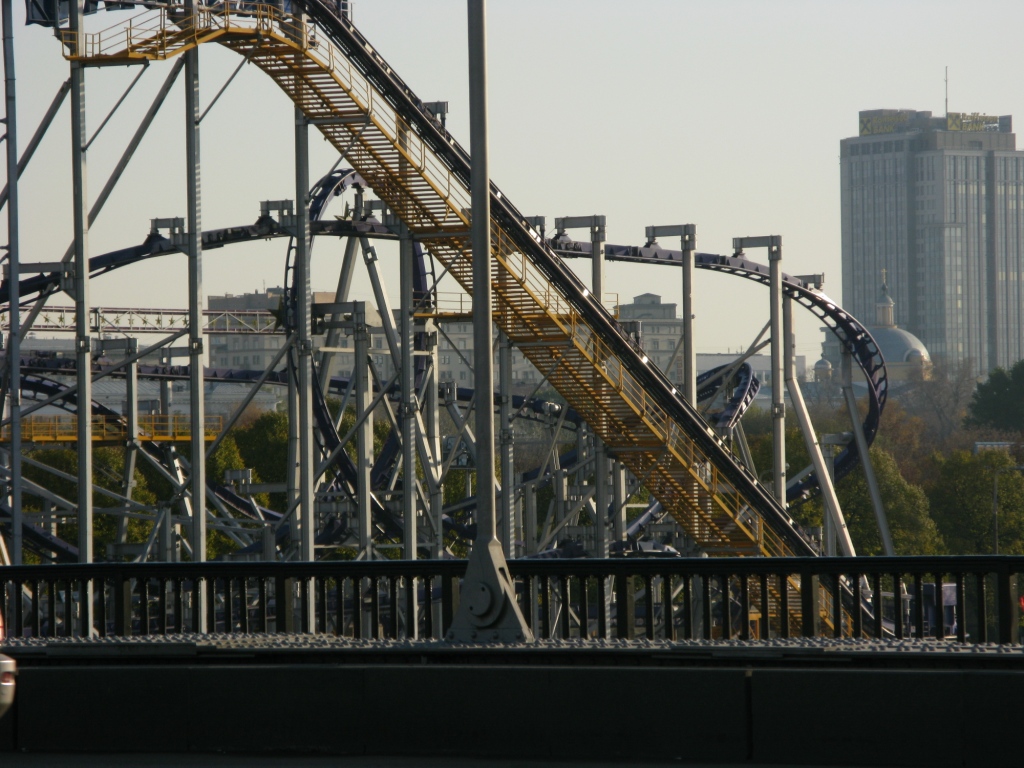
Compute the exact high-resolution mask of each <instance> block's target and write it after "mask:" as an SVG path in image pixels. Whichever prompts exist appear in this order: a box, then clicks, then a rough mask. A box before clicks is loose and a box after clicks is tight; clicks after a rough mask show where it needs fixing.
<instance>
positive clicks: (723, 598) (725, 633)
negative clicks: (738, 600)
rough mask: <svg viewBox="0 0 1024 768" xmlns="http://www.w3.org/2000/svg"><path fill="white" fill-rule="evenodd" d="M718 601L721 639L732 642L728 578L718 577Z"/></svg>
mask: <svg viewBox="0 0 1024 768" xmlns="http://www.w3.org/2000/svg"><path fill="white" fill-rule="evenodd" d="M718 584H719V591H718V599H719V601H720V603H721V606H722V639H723V640H732V595H731V594H730V592H731V589H730V586H731V585H730V584H729V577H728V576H726V575H724V574H722V575H720V576H718Z"/></svg>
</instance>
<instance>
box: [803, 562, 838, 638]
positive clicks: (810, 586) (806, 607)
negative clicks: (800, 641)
mask: <svg viewBox="0 0 1024 768" xmlns="http://www.w3.org/2000/svg"><path fill="white" fill-rule="evenodd" d="M820 586H821V585H820V583H819V581H818V577H817V576H814V575H812V574H810V573H806V572H805V573H801V574H800V620H801V623H802V624H803V635H804V637H817V636H818V635H819V634H820V633H821V612H820V611H819V610H818V595H819V592H820ZM839 620H840V621H841V620H842V617H839Z"/></svg>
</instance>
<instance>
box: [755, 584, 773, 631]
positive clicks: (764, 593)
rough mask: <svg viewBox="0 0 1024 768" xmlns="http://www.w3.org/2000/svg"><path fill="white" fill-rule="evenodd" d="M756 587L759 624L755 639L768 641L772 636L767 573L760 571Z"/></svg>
mask: <svg viewBox="0 0 1024 768" xmlns="http://www.w3.org/2000/svg"><path fill="white" fill-rule="evenodd" d="M758 586H759V587H760V589H761V602H760V604H759V608H760V610H761V622H760V626H759V627H758V632H757V637H758V639H759V640H770V639H771V636H772V625H771V620H770V619H769V616H770V614H771V598H770V596H769V592H768V573H767V572H766V571H762V572H761V574H760V576H759V577H758Z"/></svg>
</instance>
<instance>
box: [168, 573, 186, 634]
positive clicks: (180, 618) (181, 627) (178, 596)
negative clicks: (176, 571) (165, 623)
mask: <svg viewBox="0 0 1024 768" xmlns="http://www.w3.org/2000/svg"><path fill="white" fill-rule="evenodd" d="M171 584H172V586H173V588H174V625H173V626H174V632H175V633H176V634H179V635H180V634H181V633H182V632H184V631H185V598H184V595H183V594H182V584H181V579H174V581H172V582H171Z"/></svg>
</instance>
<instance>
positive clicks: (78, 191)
mask: <svg viewBox="0 0 1024 768" xmlns="http://www.w3.org/2000/svg"><path fill="white" fill-rule="evenodd" d="M82 10H83V9H82V1H81V0H75V1H74V2H72V3H71V29H72V30H73V31H76V32H80V33H84V24H83V23H82ZM76 44H77V41H76ZM86 141H88V136H87V135H86V125H85V67H84V65H82V64H80V63H78V62H72V63H71V186H72V191H71V195H72V200H73V201H74V227H75V237H74V262H75V357H76V361H77V365H78V371H77V384H78V389H77V395H76V396H77V401H78V404H79V408H78V560H79V562H82V563H91V562H92V560H93V552H92V419H91V416H92V413H91V409H90V405H91V403H92V354H91V337H90V335H89V216H88V210H87V208H86V206H87V200H88V198H87V196H86V176H87V174H86V157H85V143H86ZM91 607H92V606H91V604H90V606H88V608H89V609H90V610H91ZM84 609H85V606H83V610H84Z"/></svg>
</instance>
